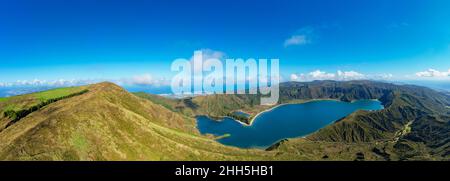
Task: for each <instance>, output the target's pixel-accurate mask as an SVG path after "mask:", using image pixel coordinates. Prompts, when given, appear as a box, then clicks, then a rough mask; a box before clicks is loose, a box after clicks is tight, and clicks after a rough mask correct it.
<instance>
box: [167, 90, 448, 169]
mask: <svg viewBox="0 0 450 181" xmlns="http://www.w3.org/2000/svg"><path fill="white" fill-rule="evenodd" d="M257 99H258V96H257V95H238V96H236V95H209V96H199V97H194V98H189V99H180V100H177V101H179V102H188V103H189V104H184V105H185V107H189V108H191V109H192V110H193V111H192V112H193V113H194V115H196V114H206V115H210V116H212V117H214V116H217V117H220V116H225V115H227V113H229V112H231V111H234V110H247V111H249V112H251V113H253V115H254V114H255V113H257V112H259V111H261V110H262V109H265V108H267V107H264V106H263V107H258V106H255V104H254V103H255V102H257ZM315 99H335V100H341V101H353V100H359V99H378V100H380V101H381V102H382V104H383V105H384V106H385V109H383V110H380V111H357V112H354V113H353V114H351V115H349V116H347V117H345V118H342V119H340V120H339V121H337V122H336V123H334V124H331V125H329V126H327V127H325V128H323V129H320V130H318V131H317V132H315V133H313V134H311V135H308V136H307V137H306V138H297V139H289V140H284V141H282V142H280V143H277V144H275V145H274V146H273V147H272V148H271V149H270V150H272V151H279V153H278V154H279V155H289V156H287V157H283V156H280V157H278V159H281V158H291V159H295V158H296V157H297V156H298V155H299V154H300V155H309V157H311V158H313V157H317V158H319V157H320V155H322V156H324V155H327V158H328V159H343V158H347V159H349V158H350V159H353V157H355V154H356V153H358V152H360V153H361V154H365V155H366V159H370V158H371V157H370V156H368V155H375V156H372V158H378V157H381V159H384V160H386V159H387V160H403V159H441V158H444V159H445V158H447V157H449V155H450V135H449V134H450V122H449V120H450V108H449V106H450V97H449V96H448V95H447V94H445V93H442V92H437V91H434V90H432V89H429V88H425V87H420V86H412V85H395V84H389V83H383V82H373V81H346V82H338V81H314V82H305V83H302V82H286V83H282V84H280V100H279V103H297V102H304V101H308V100H315ZM249 100H252V101H249ZM163 102H164V101H163ZM250 102H251V103H250ZM186 105H188V106H186ZM313 143H316V144H319V145H322V146H321V147H316V146H315V144H313ZM355 144H357V145H358V146H356V147H355V146H354V145H355ZM326 145H329V146H330V147H331V148H330V149H328V148H327V146H326ZM332 147H335V148H342V149H346V150H339V149H338V150H339V151H336V149H332ZM358 147H359V148H358ZM313 148H315V149H313ZM325 148H327V149H325ZM362 148H364V149H362ZM361 149H362V150H361ZM300 150H302V151H300ZM319 150H322V151H319ZM330 150H335V151H336V152H339V153H342V154H340V155H339V154H336V153H335V152H334V153H333V152H332V151H331V152H330ZM357 150H358V151H357ZM293 153H298V154H293ZM313 153H314V154H313ZM344 155H345V156H344ZM332 157H333V158H332Z"/></svg>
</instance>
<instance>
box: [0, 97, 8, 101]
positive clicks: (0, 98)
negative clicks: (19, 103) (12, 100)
mask: <svg viewBox="0 0 450 181" xmlns="http://www.w3.org/2000/svg"><path fill="white" fill-rule="evenodd" d="M8 99H9V97H0V102H3V101H7V100H8Z"/></svg>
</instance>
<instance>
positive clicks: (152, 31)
mask: <svg viewBox="0 0 450 181" xmlns="http://www.w3.org/2000/svg"><path fill="white" fill-rule="evenodd" d="M449 9H450V1H445V0H435V1H423V0H421V1H419V0H417V1H416V0H397V1H391V0H376V1H375V0H373V1H369V0H367V1H360V0H340V1H337V0H319V1H317V0H314V1H312V0H311V1H301V0H292V1H287V0H286V1H283V0H281V1H256V0H251V1H245V2H242V1H237V0H235V1H233V0H231V1H230V0H228V1H220V0H219V1H203V0H194V1H189V2H188V1H183V0H161V1H158V0H153V1H150V0H147V1H144V0H135V1H125V0H122V1H118V0H76V1H59V0H40V1H35V0H28V1H27V0H0V64H1V66H0V82H3V83H5V82H16V81H18V80H22V81H32V80H47V81H55V80H60V79H64V80H87V79H89V80H100V79H102V80H103V79H105V80H123V81H125V80H135V79H137V80H144V82H145V80H149V79H151V81H148V83H155V82H158V81H156V79H158V80H159V79H161V81H163V79H170V78H171V76H172V75H173V73H172V72H170V64H171V63H172V61H173V60H174V59H176V58H187V59H189V58H190V57H191V56H192V55H193V52H194V51H195V50H207V51H208V52H212V53H214V52H216V53H217V52H218V54H220V55H221V56H224V57H229V58H279V59H280V68H281V72H282V76H283V77H284V80H289V79H291V78H296V77H301V76H307V77H308V76H309V78H311V76H312V75H319V77H321V76H324V77H325V78H327V77H328V78H332V77H333V76H334V77H336V76H338V74H337V71H342V72H347V73H348V75H355V74H356V75H362V76H364V77H365V78H374V79H378V78H379V79H384V78H387V79H392V80H410V79H413V80H415V79H419V80H421V79H425V80H449V75H450V70H449V69H450V23H449V21H448V20H449V19H450V11H449ZM429 69H432V70H429ZM319 70H320V71H319ZM314 72H315V73H314ZM330 75H333V76H330ZM312 78H314V77H312Z"/></svg>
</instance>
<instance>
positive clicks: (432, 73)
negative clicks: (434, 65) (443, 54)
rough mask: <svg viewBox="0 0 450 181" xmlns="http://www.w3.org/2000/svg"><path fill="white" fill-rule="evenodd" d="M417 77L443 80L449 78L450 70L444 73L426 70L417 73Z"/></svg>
mask: <svg viewBox="0 0 450 181" xmlns="http://www.w3.org/2000/svg"><path fill="white" fill-rule="evenodd" d="M416 76H417V77H429V78H445V77H449V76H450V69H449V70H447V71H446V72H441V71H438V70H435V69H428V70H426V71H422V72H417V73H416Z"/></svg>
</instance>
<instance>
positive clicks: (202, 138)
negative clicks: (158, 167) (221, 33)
mask: <svg viewBox="0 0 450 181" xmlns="http://www.w3.org/2000/svg"><path fill="white" fill-rule="evenodd" d="M73 89H74V90H75V89H76V90H77V91H80V90H81V91H83V93H82V94H74V95H72V96H67V95H71V94H68V93H67V92H64V94H55V92H53V93H51V91H45V92H42V93H38V94H30V95H25V96H15V97H10V98H7V99H6V100H5V99H2V100H1V101H0V113H1V114H0V125H5V124H7V123H8V122H11V117H8V115H7V114H5V113H4V112H5V110H8V109H11V105H15V108H17V107H19V108H21V107H23V109H26V108H28V107H27V106H30V105H35V104H36V103H35V102H36V101H35V100H40V101H45V100H44V99H36V98H33V97H39V96H37V95H39V94H47V96H48V95H51V96H53V97H51V96H50V97H51V99H57V101H53V102H49V103H48V104H45V105H43V106H42V107H39V108H38V109H35V110H34V109H33V111H32V112H31V113H29V114H27V115H25V116H24V117H22V118H20V119H19V120H17V121H16V122H14V124H11V125H10V126H8V127H6V128H4V129H2V130H1V131H0V160H448V159H449V157H450V156H449V150H450V147H449V145H450V143H449V141H450V139H449V138H450V137H449V136H450V135H449V133H450V129H449V128H450V124H449V120H450V119H449V118H450V116H449V115H450V109H448V106H450V97H449V96H448V95H446V94H443V93H440V92H436V91H434V90H431V89H428V88H423V87H418V86H409V85H404V86H399V85H394V84H388V83H381V82H372V81H348V82H336V81H314V82H308V83H299V82H286V83H282V84H280V101H279V103H280V104H281V103H301V102H304V101H309V100H314V99H336V100H341V101H353V100H358V99H378V100H380V101H381V102H382V103H383V105H384V106H385V109H383V110H380V111H357V112H354V113H352V114H351V115H349V116H347V117H345V118H343V119H341V120H338V121H336V122H335V123H334V124H331V125H329V126H326V127H324V128H322V129H320V130H318V131H317V132H315V133H313V134H311V135H308V136H306V137H305V138H292V139H285V140H282V141H280V142H278V143H276V144H274V145H273V146H272V147H270V148H269V149H267V150H260V149H240V148H235V147H230V146H224V145H221V144H220V143H218V142H216V141H215V140H214V139H215V138H214V137H212V136H209V135H201V134H200V133H199V132H198V130H197V129H196V122H195V116H196V115H209V116H212V117H221V116H226V115H227V114H228V113H230V112H232V111H236V110H242V111H245V112H248V113H250V114H251V115H252V116H254V115H256V114H257V113H259V112H261V111H263V110H265V109H268V108H270V106H260V105H259V96H260V95H207V96H196V97H192V98H184V99H170V98H166V97H162V96H157V95H151V94H145V93H134V95H133V94H131V93H128V92H127V91H125V90H124V89H123V88H121V87H119V86H117V85H115V84H112V83H107V82H105V83H99V84H93V85H88V86H83V87H78V88H77V87H75V88H73ZM70 90H71V89H70ZM72 93H73V92H72ZM27 102H32V103H27ZM38 102H39V101H38ZM12 103H14V104H12ZM18 105H19V106H18Z"/></svg>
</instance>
